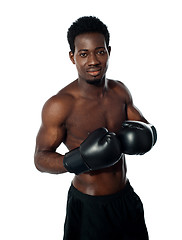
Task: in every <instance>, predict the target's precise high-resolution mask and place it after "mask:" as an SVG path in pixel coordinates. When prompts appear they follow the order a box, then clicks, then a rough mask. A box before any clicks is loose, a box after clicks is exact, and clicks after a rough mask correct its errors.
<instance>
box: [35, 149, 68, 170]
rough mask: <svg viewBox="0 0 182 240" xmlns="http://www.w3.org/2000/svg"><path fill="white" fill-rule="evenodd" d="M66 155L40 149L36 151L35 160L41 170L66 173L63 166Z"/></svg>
mask: <svg viewBox="0 0 182 240" xmlns="http://www.w3.org/2000/svg"><path fill="white" fill-rule="evenodd" d="M63 158H64V155H61V154H59V153H56V152H50V151H38V152H36V153H35V157H34V162H35V166H36V168H37V169H38V170H39V171H41V172H47V173H52V174H60V173H65V172H67V170H66V169H65V168H64V166H63Z"/></svg>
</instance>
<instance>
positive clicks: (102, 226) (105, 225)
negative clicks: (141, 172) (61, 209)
mask: <svg viewBox="0 0 182 240" xmlns="http://www.w3.org/2000/svg"><path fill="white" fill-rule="evenodd" d="M107 239H108V240H148V239H149V238H148V233H147V228H146V225H145V220H144V211H143V204H142V202H141V200H140V198H139V197H138V195H137V194H136V193H135V192H134V191H133V188H132V187H131V185H130V183H129V182H127V184H126V186H125V187H124V189H122V190H121V191H120V192H118V193H115V194H111V195H106V196H90V195H87V194H84V193H81V192H80V191H78V190H77V189H76V188H75V187H74V186H73V185H71V187H70V189H69V192H68V201H67V214H66V219H65V225H64V238H63V240H107Z"/></svg>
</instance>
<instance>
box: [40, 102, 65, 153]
mask: <svg viewBox="0 0 182 240" xmlns="http://www.w3.org/2000/svg"><path fill="white" fill-rule="evenodd" d="M62 109H63V107H62V105H61V104H60V103H59V102H57V101H55V100H54V99H50V100H49V101H48V102H47V103H46V104H45V105H44V107H43V110H42V124H41V127H40V130H39V132H38V135H37V147H38V148H39V149H41V150H50V151H55V150H56V148H57V147H59V145H60V144H61V143H62V142H63V140H64V138H65V132H66V130H65V126H64V120H65V113H64V111H63V110H62Z"/></svg>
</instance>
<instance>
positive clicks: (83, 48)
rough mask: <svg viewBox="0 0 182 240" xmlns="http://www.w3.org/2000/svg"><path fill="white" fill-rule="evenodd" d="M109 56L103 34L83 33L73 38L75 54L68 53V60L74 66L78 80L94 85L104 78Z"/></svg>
mask: <svg viewBox="0 0 182 240" xmlns="http://www.w3.org/2000/svg"><path fill="white" fill-rule="evenodd" d="M109 54H110V47H109V49H108V48H107V46H106V42H105V38H104V35H103V34H101V33H84V34H80V35H78V36H77V37H76V38H75V52H74V54H73V53H71V52H70V59H71V61H72V62H73V63H74V64H75V65H76V68H77V71H78V76H79V79H80V80H84V81H86V82H87V83H90V84H94V83H99V82H101V81H102V79H103V78H104V77H105V74H106V71H107V67H108V60H109Z"/></svg>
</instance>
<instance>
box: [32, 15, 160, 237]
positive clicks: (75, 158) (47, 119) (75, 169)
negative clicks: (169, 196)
mask: <svg viewBox="0 0 182 240" xmlns="http://www.w3.org/2000/svg"><path fill="white" fill-rule="evenodd" d="M68 42H69V44H70V48H71V51H70V59H71V61H72V63H73V64H75V65H76V68H77V71H78V79H77V80H75V81H73V82H72V83H71V84H69V85H68V86H66V87H65V88H63V89H62V90H60V91H59V92H58V93H57V94H56V95H55V96H53V97H51V98H50V99H49V100H48V101H47V102H46V103H45V105H44V107H43V110H42V125H41V127H40V130H39V132H38V135H37V141H36V150H35V165H36V167H37V169H38V170H39V171H41V172H48V173H52V174H61V173H65V172H68V171H69V172H72V173H75V176H74V179H73V181H72V184H71V187H70V190H69V193H68V203H67V215H66V220H65V229H64V230H65V232H64V240H68V239H70V240H73V239H74V240H76V239H79V240H91V239H94V240H97V239H98V240H107V239H110V240H111V239H114V240H117V239H124V240H126V239H128V240H132V239H133V240H134V239H140V240H144V239H145V240H146V239H148V233H147V229H146V225H145V220H144V213H143V206H142V202H141V200H140V198H139V197H138V196H137V195H136V193H135V192H134V191H133V188H132V187H131V185H130V183H129V181H128V179H127V177H126V162H125V155H124V154H144V153H145V152H147V151H149V150H150V149H151V148H152V146H153V145H154V144H155V142H156V130H155V128H154V127H153V126H152V125H150V124H149V123H148V121H147V120H146V119H145V118H144V117H143V115H142V114H141V112H140V111H139V110H138V109H137V108H136V107H135V106H134V105H133V101H132V97H131V94H130V92H129V90H128V89H127V88H126V86H125V85H124V84H123V83H121V82H119V81H114V80H109V79H107V78H106V71H107V68H108V61H109V56H110V52H111V47H110V46H109V32H108V30H107V27H106V26H105V25H104V24H103V23H102V22H101V21H100V20H99V19H97V18H95V17H83V18H80V19H78V20H77V21H76V22H74V23H73V24H72V26H71V27H70V28H69V30H68ZM128 120H130V121H128ZM131 136H132V137H131ZM61 143H64V144H65V145H66V146H67V148H68V150H69V152H68V153H67V154H65V155H63V154H60V153H58V152H56V149H57V148H58V147H59V145H60V144H61ZM146 145H147V147H146Z"/></svg>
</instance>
